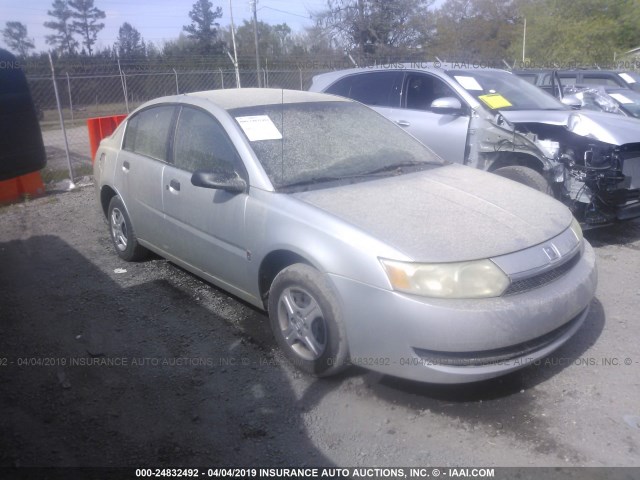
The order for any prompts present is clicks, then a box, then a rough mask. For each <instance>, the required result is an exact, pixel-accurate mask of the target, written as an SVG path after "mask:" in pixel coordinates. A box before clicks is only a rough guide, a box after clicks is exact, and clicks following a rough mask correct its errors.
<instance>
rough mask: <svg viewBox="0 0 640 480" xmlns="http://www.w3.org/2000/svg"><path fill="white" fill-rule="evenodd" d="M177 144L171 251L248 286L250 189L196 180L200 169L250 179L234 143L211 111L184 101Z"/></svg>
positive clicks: (170, 185) (167, 183)
mask: <svg viewBox="0 0 640 480" xmlns="http://www.w3.org/2000/svg"><path fill="white" fill-rule="evenodd" d="M172 150H173V155H172V164H171V165H167V166H166V168H165V169H164V172H163V177H162V184H163V189H162V193H163V202H164V212H165V215H166V229H167V235H168V237H169V241H168V245H167V247H168V249H167V252H168V253H169V254H171V255H174V256H175V257H177V258H179V259H180V260H182V261H184V262H186V263H188V264H190V265H191V266H193V267H195V268H197V269H199V270H202V271H203V272H205V273H207V274H209V275H212V276H214V277H216V278H217V279H218V280H219V281H220V282H223V283H226V284H228V285H232V286H234V287H237V288H241V289H243V290H246V288H247V281H246V276H247V264H248V262H247V249H246V245H247V239H246V236H245V224H244V216H245V205H246V202H247V198H248V196H247V194H246V193H239V194H233V193H228V192H225V191H223V190H215V189H210V188H203V187H196V186H194V185H192V184H191V176H192V174H193V173H194V172H195V171H197V170H202V171H207V172H216V173H227V174H231V173H233V172H238V173H240V175H241V176H243V177H244V178H245V180H246V179H247V178H246V174H244V168H243V166H242V162H241V159H240V157H239V155H238V153H237V151H236V149H235V147H234V145H233V143H232V142H231V140H230V139H229V137H228V136H227V134H226V132H225V131H224V128H223V127H222V126H221V125H220V123H219V122H218V121H217V120H216V119H215V118H214V117H213V116H212V115H211V114H210V113H209V112H206V111H205V110H201V109H198V108H195V107H189V106H183V107H182V108H181V110H180V113H179V115H178V119H177V123H176V132H175V139H174V142H173V149H172Z"/></svg>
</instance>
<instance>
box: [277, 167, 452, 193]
mask: <svg viewBox="0 0 640 480" xmlns="http://www.w3.org/2000/svg"><path fill="white" fill-rule="evenodd" d="M418 165H421V166H422V165H424V166H431V167H432V166H434V165H440V164H434V163H427V162H418V161H410V162H398V163H393V164H391V165H385V166H383V167H380V168H376V169H374V170H370V171H368V172H357V173H349V174H345V175H327V176H321V177H312V178H307V179H304V180H299V181H297V182H293V183H287V184H286V185H282V186H281V187H280V188H291V187H303V186H305V185H314V184H318V183H326V182H338V181H341V180H352V179H355V178H367V177H377V176H384V175H385V174H388V173H389V172H393V173H392V174H393V175H400V174H402V173H403V170H402V169H403V168H405V167H415V166H418Z"/></svg>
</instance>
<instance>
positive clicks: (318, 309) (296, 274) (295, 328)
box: [268, 263, 349, 377]
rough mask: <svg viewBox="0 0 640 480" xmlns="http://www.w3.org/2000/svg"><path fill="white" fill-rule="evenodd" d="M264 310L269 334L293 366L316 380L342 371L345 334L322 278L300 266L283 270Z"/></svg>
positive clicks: (334, 298)
mask: <svg viewBox="0 0 640 480" xmlns="http://www.w3.org/2000/svg"><path fill="white" fill-rule="evenodd" d="M268 308H269V320H270V323H271V330H272V331H273V335H274V336H275V338H276V340H277V342H278V345H279V346H280V348H281V349H282V350H283V352H284V353H285V354H286V356H287V357H288V358H289V360H290V361H291V362H292V363H293V364H294V365H295V366H296V367H298V368H299V369H300V370H302V371H304V372H306V373H310V374H312V375H315V376H318V377H326V376H329V375H334V374H336V373H338V372H339V371H341V370H343V369H344V368H345V366H346V364H347V359H348V356H349V352H348V350H349V349H348V344H347V336H346V331H345V328H344V323H343V320H342V313H341V309H340V305H339V302H338V299H337V296H336V294H335V293H334V290H333V288H332V286H331V284H330V283H329V281H328V279H327V278H326V276H325V275H323V274H322V273H320V272H319V271H318V270H316V269H315V268H313V267H310V266H309V265H305V264H302V263H296V264H294V265H291V266H289V267H287V268H285V269H284V270H282V271H281V272H280V273H279V274H278V275H277V276H276V278H275V279H274V280H273V283H272V284H271V288H270V290H269V305H268Z"/></svg>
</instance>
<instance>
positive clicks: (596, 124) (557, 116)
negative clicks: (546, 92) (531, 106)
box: [500, 110, 640, 145]
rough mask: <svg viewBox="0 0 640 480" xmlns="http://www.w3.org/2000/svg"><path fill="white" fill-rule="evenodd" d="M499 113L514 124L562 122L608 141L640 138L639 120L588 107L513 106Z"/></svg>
mask: <svg viewBox="0 0 640 480" xmlns="http://www.w3.org/2000/svg"><path fill="white" fill-rule="evenodd" d="M500 114H501V115H502V116H503V117H504V118H505V119H506V120H507V121H508V122H509V123H512V124H514V125H517V124H523V123H544V124H547V125H562V126H564V127H566V128H567V130H569V131H570V132H573V133H575V134H576V135H580V136H582V137H587V138H593V139H594V140H599V141H601V142H605V143H609V144H611V145H625V144H627V143H637V142H640V120H637V119H635V118H630V117H623V116H621V115H614V114H611V113H605V112H595V111H587V110H515V111H500Z"/></svg>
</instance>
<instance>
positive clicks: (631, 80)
mask: <svg viewBox="0 0 640 480" xmlns="http://www.w3.org/2000/svg"><path fill="white" fill-rule="evenodd" d="M618 76H619V77H620V78H621V79H623V80H624V81H625V82H627V83H636V79H635V78H633V77H632V76H631V75H629V74H628V73H619V74H618Z"/></svg>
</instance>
